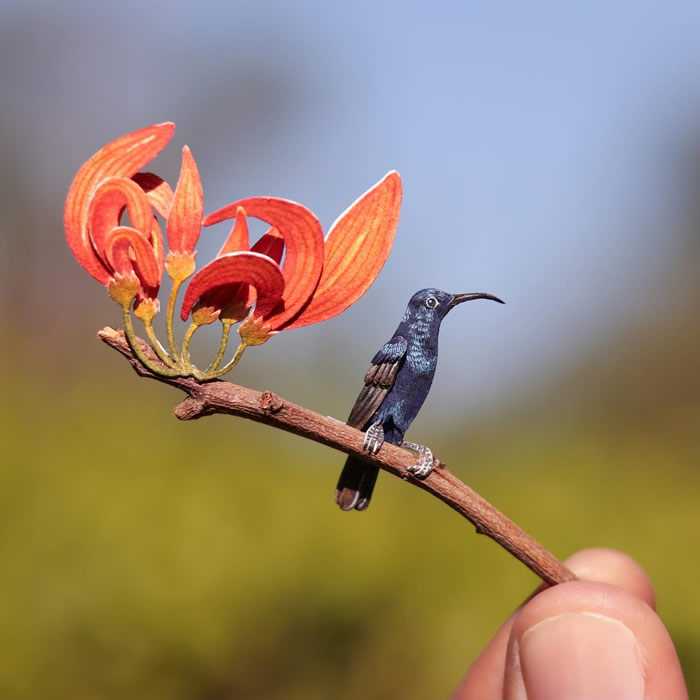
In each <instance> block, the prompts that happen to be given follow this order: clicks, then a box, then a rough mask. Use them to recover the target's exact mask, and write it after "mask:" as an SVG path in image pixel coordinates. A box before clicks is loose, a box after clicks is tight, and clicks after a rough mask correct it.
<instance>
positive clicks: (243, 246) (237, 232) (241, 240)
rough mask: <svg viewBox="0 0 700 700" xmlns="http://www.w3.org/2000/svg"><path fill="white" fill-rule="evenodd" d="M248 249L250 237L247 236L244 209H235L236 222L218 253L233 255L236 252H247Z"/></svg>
mask: <svg viewBox="0 0 700 700" xmlns="http://www.w3.org/2000/svg"><path fill="white" fill-rule="evenodd" d="M249 247H250V236H249V235H248V221H247V219H246V216H245V209H244V208H243V207H238V209H236V221H235V223H234V224H233V228H232V229H231V233H229V235H228V238H227V239H226V242H225V243H224V245H223V247H222V248H221V250H220V251H219V255H226V253H235V252H236V251H237V250H248V248H249Z"/></svg>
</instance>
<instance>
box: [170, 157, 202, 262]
mask: <svg viewBox="0 0 700 700" xmlns="http://www.w3.org/2000/svg"><path fill="white" fill-rule="evenodd" d="M203 213H204V193H203V192H202V181H201V180H200V177H199V170H197V164H196V163H195V161H194V158H193V157H192V152H191V151H190V149H189V148H188V147H187V146H185V147H184V148H183V149H182V168H181V169H180V179H179V180H178V182H177V188H176V189H175V195H174V196H173V203H172V206H171V208H170V213H169V214H168V227H167V233H168V246H169V248H170V250H172V251H173V252H175V253H191V252H192V251H193V250H194V247H195V245H197V240H198V239H199V233H200V231H201V230H202V214H203Z"/></svg>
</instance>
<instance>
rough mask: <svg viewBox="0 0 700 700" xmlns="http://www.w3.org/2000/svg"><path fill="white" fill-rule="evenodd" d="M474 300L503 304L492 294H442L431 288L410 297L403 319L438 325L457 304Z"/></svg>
mask: <svg viewBox="0 0 700 700" xmlns="http://www.w3.org/2000/svg"><path fill="white" fill-rule="evenodd" d="M474 299H491V301H497V302H498V303H499V304H505V302H504V301H502V300H501V299H499V298H498V297H495V296H493V294H486V293H484V292H473V293H471V294H449V293H448V292H443V291H441V290H439V289H433V288H432V287H431V288H428V289H421V290H420V291H419V292H416V293H415V294H414V295H413V296H412V297H411V300H410V301H409V302H408V308H407V309H406V316H405V317H404V318H405V319H406V320H409V319H420V320H422V321H424V322H427V323H429V324H432V323H437V324H438V325H439V324H440V321H442V319H443V318H445V316H446V315H447V314H448V313H449V311H450V310H451V309H453V308H454V307H455V306H457V304H461V303H462V302H464V301H473V300H474Z"/></svg>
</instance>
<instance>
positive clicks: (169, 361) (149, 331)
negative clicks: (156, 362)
mask: <svg viewBox="0 0 700 700" xmlns="http://www.w3.org/2000/svg"><path fill="white" fill-rule="evenodd" d="M143 325H144V326H145V328H146V335H147V336H148V340H149V341H150V343H151V346H152V347H153V349H154V350H155V352H156V355H158V357H159V358H160V361H161V362H162V363H163V364H165V365H168V367H175V364H176V363H175V360H173V358H172V357H170V355H168V353H167V352H166V350H165V348H164V347H163V346H162V345H161V344H160V341H159V340H158V338H157V337H156V334H155V331H154V330H153V322H152V321H150V320H149V321H144V322H143Z"/></svg>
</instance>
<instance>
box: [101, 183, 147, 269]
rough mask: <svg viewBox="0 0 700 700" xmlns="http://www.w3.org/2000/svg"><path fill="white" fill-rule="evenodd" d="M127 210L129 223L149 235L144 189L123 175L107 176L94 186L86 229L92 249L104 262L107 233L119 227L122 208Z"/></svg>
mask: <svg viewBox="0 0 700 700" xmlns="http://www.w3.org/2000/svg"><path fill="white" fill-rule="evenodd" d="M124 208H126V210H127V212H128V213H129V219H130V221H131V226H132V227H133V228H135V229H138V230H139V231H140V232H141V233H143V234H144V235H146V236H148V235H150V232H151V226H152V223H151V222H152V220H153V214H152V213H151V205H150V204H149V203H148V199H147V198H146V195H145V194H144V192H143V190H142V189H141V188H140V187H139V186H138V185H137V184H136V183H135V182H134V181H133V180H129V179H128V178H125V177H109V178H107V179H106V180H102V182H101V183H100V184H99V185H98V186H97V189H96V190H95V192H94V194H93V196H92V198H91V199H90V205H89V207H88V223H87V229H88V233H89V235H90V239H91V240H92V245H93V247H94V250H95V252H96V253H97V254H98V255H99V256H100V258H101V259H102V261H105V260H106V258H105V247H106V246H105V243H106V240H107V236H108V235H109V232H110V231H111V230H112V229H113V228H114V227H115V226H119V219H120V217H121V214H122V211H123V210H124Z"/></svg>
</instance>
